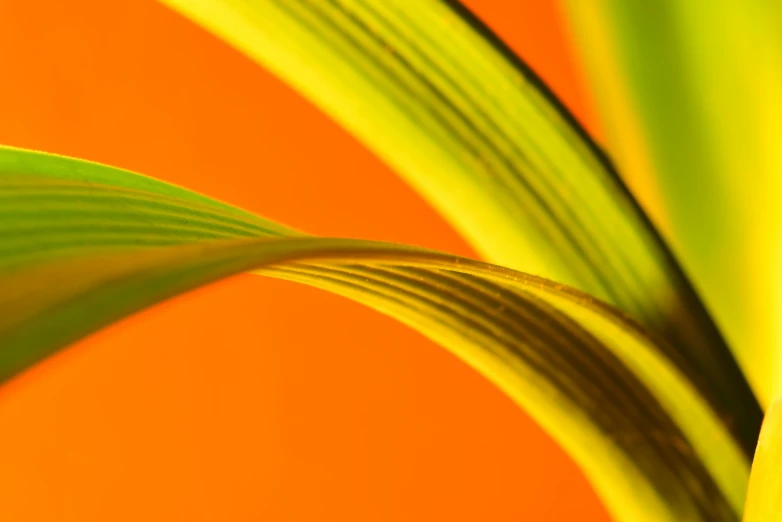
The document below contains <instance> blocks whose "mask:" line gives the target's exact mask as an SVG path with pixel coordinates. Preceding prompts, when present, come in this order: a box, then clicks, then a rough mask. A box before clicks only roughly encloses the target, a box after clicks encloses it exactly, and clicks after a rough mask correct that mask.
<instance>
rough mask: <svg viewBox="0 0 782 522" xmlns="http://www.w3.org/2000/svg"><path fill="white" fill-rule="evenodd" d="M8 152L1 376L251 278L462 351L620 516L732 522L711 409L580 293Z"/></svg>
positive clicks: (649, 341) (2, 208)
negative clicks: (289, 225)
mask: <svg viewBox="0 0 782 522" xmlns="http://www.w3.org/2000/svg"><path fill="white" fill-rule="evenodd" d="M0 151H2V154H0V158H3V159H2V161H0V168H2V171H0V202H2V203H1V204H0V238H2V242H0V245H1V246H0V289H1V291H0V311H2V313H0V379H3V380H5V379H8V378H11V377H12V376H13V375H15V374H17V373H18V372H20V371H22V370H23V369H24V368H26V367H29V366H30V365H31V364H34V363H36V362H37V361H39V360H41V359H42V358H44V357H45V356H47V355H48V354H50V353H52V352H54V351H56V350H58V349H60V348H62V347H63V346H65V345H67V344H68V343H70V342H73V341H75V340H76V339H79V338H81V337H83V336H85V335H88V334H89V333H90V332H92V331H95V330H96V329H98V328H101V327H102V326H105V325H107V324H109V323H111V322H113V321H116V320H118V319H120V318H121V317H123V316H126V315H128V314H130V313H133V312H134V311H136V310H139V309H142V308H144V307H146V306H150V305H152V304H154V303H156V302H159V301H160V300H163V299H166V298H168V297H171V296H173V295H176V294H178V293H181V292H184V291H187V290H189V289H191V288H195V287H197V286H200V285H203V284H206V283H209V282H211V281H215V280H217V279H220V278H222V277H227V276H229V275H231V274H235V273H238V272H242V271H247V270H255V271H257V272H259V273H262V274H265V275H269V276H273V277H280V278H284V279H288V280H292V281H297V282H301V283H306V284H310V285H313V286H316V287H320V288H323V289H326V290H329V291H332V292H335V293H337V294H340V295H344V296H346V297H349V298H352V299H354V300H357V301H359V302H362V303H364V304H367V305H368V306H371V307H373V308H375V309H377V310H379V311H381V312H384V313H386V314H388V315H390V316H392V317H395V318H397V319H399V320H401V321H403V322H405V323H406V324H408V325H410V326H412V327H414V328H416V329H417V330H419V331H420V332H422V333H423V334H424V335H426V336H428V337H430V338H431V339H433V340H434V341H436V342H438V343H440V344H441V345H443V346H444V347H446V348H448V349H449V350H451V351H452V352H454V353H455V354H456V355H458V356H459V357H461V358H462V359H463V360H465V361H466V362H467V363H468V364H470V365H471V366H473V367H474V368H476V369H477V370H479V371H480V372H481V373H483V374H484V375H485V376H486V377H487V378H489V379H490V380H491V381H493V382H494V383H495V384H496V385H497V386H499V387H500V388H501V389H502V390H503V391H504V392H505V393H507V394H508V395H509V396H510V397H511V398H513V400H515V401H516V402H517V403H518V404H519V405H521V406H522V407H523V408H525V409H526V410H527V411H528V412H530V414H531V415H532V416H533V418H535V419H536V420H537V421H538V422H539V423H540V424H541V425H542V426H543V427H544V428H545V429H546V430H547V431H548V432H549V433H550V434H551V435H552V436H553V437H554V438H555V440H557V441H558V442H559V443H560V444H561V445H562V446H563V447H564V448H565V449H566V450H567V451H568V452H569V453H570V454H571V455H572V456H573V458H574V459H575V461H576V462H577V463H578V464H579V465H580V466H581V467H582V469H583V470H584V471H585V473H586V475H587V477H588V478H589V480H590V481H591V483H592V484H593V485H594V487H595V488H596V490H597V492H598V493H599V494H600V495H601V496H602V498H603V499H604V500H605V502H606V504H607V506H608V507H609V509H610V510H611V511H612V513H614V515H615V516H616V518H617V519H618V520H628V521H629V520H635V521H648V522H653V521H654V522H660V521H680V520H694V521H698V520H701V521H731V520H737V518H738V516H739V513H740V511H741V509H742V504H743V497H744V493H745V488H746V483H747V480H748V467H749V466H748V459H747V457H746V455H745V454H744V452H743V451H742V449H741V447H740V445H739V444H738V443H737V442H736V440H735V439H734V438H733V437H732V436H731V434H730V432H729V430H728V429H727V428H726V425H725V423H724V421H723V419H721V418H720V416H719V413H718V412H717V411H715V410H714V409H713V408H712V407H711V406H710V405H709V403H708V402H707V401H706V400H705V399H704V397H703V396H702V395H701V394H700V393H699V391H698V390H697V389H696V388H695V387H694V386H693V385H692V383H691V382H690V381H689V379H688V378H687V376H686V375H684V374H683V373H682V372H681V371H680V370H679V369H678V368H677V367H676V365H674V364H672V363H671V362H670V360H669V358H668V357H667V356H666V355H665V353H666V350H665V348H664V347H665V346H666V341H665V340H664V339H662V338H660V337H659V336H656V335H654V334H652V333H649V332H647V331H646V330H645V329H644V328H643V327H641V326H639V325H637V324H636V323H635V322H634V321H633V320H631V319H630V318H628V317H627V316H625V315H624V314H622V313H621V312H618V311H617V310H616V309H614V308H612V307H610V306H608V305H605V304H602V303H601V302H599V301H597V300H595V299H593V298H591V297H589V296H587V295H586V294H583V293H581V292H579V291H576V290H572V289H569V288H567V287H564V286H562V285H559V284H555V283H551V282H549V281H547V280H544V279H540V278H538V277H534V276H529V275H525V274H523V273H520V272H516V271H513V270H510V269H504V268H500V267H497V266H494V265H488V264H484V263H480V262H477V261H471V260H468V259H463V258H458V257H454V256H451V255H448V254H441V253H437V252H432V251H428V250H423V249H418V248H412V247H404V246H400V245H390V244H384V243H375V242H366V241H355V240H340V239H321V238H313V237H309V236H304V235H302V234H300V233H290V234H289V233H288V230H287V229H285V228H284V227H282V226H279V225H276V224H274V223H271V222H269V221H266V220H264V219H261V218H257V217H254V216H252V215H250V214H248V213H246V212H243V211H240V210H237V209H234V208H232V207H229V206H227V205H224V204H220V203H217V202H212V201H211V200H208V199H207V198H204V197H202V196H198V195H196V194H192V193H189V192H187V191H184V190H182V189H178V188H176V187H172V186H170V185H167V184H164V183H161V182H157V181H155V180H153V179H150V178H145V177H141V176H137V175H135V174H132V173H129V172H125V171H120V170H116V169H112V168H109V167H104V166H101V165H96V164H90V163H85V162H80V161H76V160H71V159H67V158H60V157H55V156H48V155H42V154H37V153H30V152H25V151H18V150H13V149H0ZM49 171H50V172H51V173H50V174H48V173H47V172H49Z"/></svg>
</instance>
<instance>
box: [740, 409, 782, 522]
mask: <svg viewBox="0 0 782 522" xmlns="http://www.w3.org/2000/svg"><path fill="white" fill-rule="evenodd" d="M780 516H782V401H780V400H777V401H776V402H775V403H774V404H773V405H772V406H771V408H769V410H768V412H767V413H766V418H765V420H764V421H763V429H762V430H761V431H760V441H759V442H758V449H757V451H756V452H755V460H754V462H753V463H752V475H751V476H750V479H749V492H748V493H747V508H746V511H744V522H778V521H779V520H780Z"/></svg>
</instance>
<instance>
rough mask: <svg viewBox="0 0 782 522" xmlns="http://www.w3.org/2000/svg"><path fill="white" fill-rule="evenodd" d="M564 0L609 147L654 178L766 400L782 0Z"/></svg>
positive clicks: (773, 321) (680, 245)
mask: <svg viewBox="0 0 782 522" xmlns="http://www.w3.org/2000/svg"><path fill="white" fill-rule="evenodd" d="M567 4H568V7H569V11H570V19H571V22H572V26H573V27H574V29H575V30H576V31H575V33H576V35H577V36H578V37H579V38H578V42H579V46H578V48H579V49H580V50H582V57H583V58H584V61H585V63H586V65H587V66H588V67H587V69H588V70H589V72H591V73H592V74H591V80H592V84H593V86H594V89H593V92H594V94H595V96H596V98H597V101H598V102H599V103H598V105H599V108H600V109H602V115H603V116H604V120H605V123H606V127H607V130H608V133H609V138H610V145H611V150H612V151H614V152H615V154H616V155H617V160H618V162H619V165H620V167H621V168H622V171H623V172H625V173H626V174H627V175H628V176H629V177H630V178H631V179H632V178H634V179H640V180H642V181H643V182H644V183H645V184H649V183H654V184H657V185H658V188H659V191H660V193H661V195H662V196H663V197H662V201H664V203H665V206H664V209H663V211H664V213H665V216H666V217H665V219H666V221H668V222H669V223H670V227H671V236H670V237H671V239H672V241H673V244H674V245H675V247H676V251H677V252H678V253H680V254H681V260H682V261H683V263H684V266H685V268H686V269H687V270H688V272H689V274H690V275H691V277H692V279H693V281H694V282H695V284H696V287H697V288H698V289H699V291H700V293H701V294H702V295H703V297H704V299H705V300H706V303H707V305H708V306H709V308H710V309H711V310H712V313H713V315H714V317H715V319H716V321H717V323H718V324H719V325H720V327H721V328H722V329H723V331H724V332H725V335H726V337H727V339H728V340H729V344H730V346H731V347H732V348H733V349H734V350H735V355H736V357H737V358H738V360H739V362H740V363H741V364H742V367H743V368H744V370H745V371H746V372H747V375H748V377H749V379H750V381H751V383H752V385H753V387H754V389H755V391H756V393H757V394H758V395H759V396H760V397H761V399H762V401H763V402H764V403H765V404H766V405H767V404H768V401H769V400H770V399H771V398H772V397H774V396H775V395H776V394H778V393H780V392H782V389H777V390H775V389H774V388H775V387H778V386H780V384H779V383H782V320H780V319H782V271H780V270H779V267H780V266H782V248H780V244H782V175H780V174H781V173H782V153H780V151H782V98H780V95H779V93H780V92H782V2H779V1H778V0H740V1H719V2H708V1H702V0H686V1H681V0H659V1H654V2H628V1H626V0H590V1H583V0H569V1H568V2H567ZM658 217H659V212H658Z"/></svg>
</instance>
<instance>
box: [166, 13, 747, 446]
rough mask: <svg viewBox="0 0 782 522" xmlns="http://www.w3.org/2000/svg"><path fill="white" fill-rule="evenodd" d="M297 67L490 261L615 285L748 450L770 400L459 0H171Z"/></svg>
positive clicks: (622, 197)
mask: <svg viewBox="0 0 782 522" xmlns="http://www.w3.org/2000/svg"><path fill="white" fill-rule="evenodd" d="M163 3H165V4H167V5H170V6H172V7H173V8H175V9H177V10H179V11H181V12H182V13H184V14H186V15H187V16H189V17H191V18H192V19H193V20H195V21H197V22H198V23H200V24H201V25H203V26H205V27H206V28H208V29H210V30H211V31H213V32H215V33H216V34H218V35H219V36H221V37H222V38H224V39H225V40H226V41H227V42H229V43H230V44H232V45H234V46H236V47H237V48H238V49H240V50H241V51H243V52H245V53H246V54H248V55H249V56H250V57H251V58H253V59H255V60H256V61H258V62H259V63H261V64H263V65H264V66H266V67H268V68H269V69H271V70H272V71H273V72H275V73H277V74H278V75H280V76H281V77H282V78H283V79H285V80H286V81H288V82H290V83H291V84H292V85H293V86H294V87H295V88H296V89H298V90H299V91H300V92H302V93H303V94H304V95H305V96H307V97H308V98H309V99H310V100H312V101H313V102H314V103H315V104H317V105H318V106H319V107H320V108H322V109H323V110H324V111H326V112H327V113H329V114H330V115H331V116H333V117H334V118H335V119H336V120H338V121H339V122H340V123H342V124H343V125H344V126H345V127H346V128H347V129H349V130H350V131H351V132H352V133H353V134H354V135H356V136H357V137H358V138H359V139H360V140H362V141H363V142H364V143H365V144H366V145H367V146H368V147H369V148H371V149H372V150H373V151H374V152H375V153H377V154H378V156H380V157H381V158H382V159H383V160H384V161H386V162H387V163H389V164H390V165H391V166H392V167H393V168H395V169H396V170H397V171H398V172H399V174H401V175H402V176H403V177H404V178H405V179H406V180H407V181H408V182H409V183H410V184H411V185H412V186H413V187H415V188H416V189H417V190H419V191H420V192H421V193H422V194H423V195H424V196H425V197H426V198H427V199H428V200H429V201H430V202H431V203H432V204H433V205H434V206H435V207H436V208H437V209H439V210H440V211H441V212H442V213H443V214H444V215H445V216H446V217H447V218H448V219H449V220H450V222H451V223H452V224H453V225H454V226H455V227H456V228H457V229H458V230H460V231H461V232H462V233H464V234H465V236H466V237H467V239H468V240H469V241H470V242H471V243H472V244H473V246H474V247H475V248H476V249H477V250H478V251H479V252H481V253H482V254H483V255H484V256H486V258H487V259H488V260H490V261H492V262H497V263H500V264H502V265H505V266H509V267H512V268H515V269H518V270H524V271H526V272H530V273H534V274H538V275H541V276H544V277H548V278H551V279H554V280H557V281H561V282H563V283H565V284H569V285H572V286H574V287H576V288H579V289H581V290H584V291H586V292H588V293H590V294H591V295H594V296H596V297H598V298H600V299H603V300H606V301H608V302H610V303H612V304H614V305H615V306H617V307H618V308H620V309H621V310H623V311H625V312H627V313H629V314H630V315H632V316H633V317H635V318H637V319H638V320H640V321H641V322H642V323H643V324H644V325H645V326H647V327H648V328H650V329H651V330H653V331H655V332H657V333H658V334H660V335H663V336H665V337H666V338H667V339H668V340H669V341H670V344H669V345H668V346H667V347H666V348H665V349H666V353H667V355H668V356H669V357H670V359H671V361H673V362H674V363H675V364H676V365H677V366H678V367H679V368H680V369H681V370H682V371H683V372H684V373H685V374H686V375H688V377H689V378H690V379H691V380H692V382H694V383H695V384H696V386H698V388H699V389H700V390H701V392H702V393H703V394H704V395H705V396H706V397H707V398H708V400H709V401H710V402H711V403H712V404H713V405H714V406H715V407H716V408H717V409H718V410H719V411H720V412H721V415H722V416H723V417H725V418H727V419H731V426H732V428H733V429H734V430H735V432H736V434H737V436H738V437H739V438H740V440H741V441H742V444H743V446H744V448H745V450H746V451H747V453H748V454H749V453H751V451H752V448H753V447H754V444H755V441H756V440H757V433H758V430H759V429H760V422H761V416H762V413H761V410H760V408H759V406H758V405H757V404H756V400H755V398H754V397H753V395H752V392H751V391H750V389H749V386H748V385H747V383H746V381H745V379H744V377H743V375H742V374H741V372H740V371H739V369H738V366H737V365H736V363H735V361H734V359H733V357H732V356H731V354H730V352H729V350H728V348H727V347H726V346H725V344H724V342H723V341H722V339H721V337H720V335H719V333H718V332H717V330H716V328H715V327H714V325H713V323H712V322H711V320H710V319H709V316H708V314H707V313H706V311H705V310H704V308H703V306H702V305H701V303H700V301H699V300H698V298H697V297H696V296H695V294H694V293H693V292H692V290H691V288H690V286H689V283H688V282H687V281H686V278H685V277H684V275H683V274H682V273H681V271H680V270H679V268H678V266H677V265H676V263H675V262H674V260H673V258H672V257H671V255H670V253H669V252H668V250H667V248H666V247H665V245H664V244H663V243H662V241H661V240H660V238H659V237H658V235H657V234H656V232H655V231H654V229H653V228H652V227H651V225H650V224H649V222H648V221H647V219H646V218H645V216H644V215H643V213H642V212H641V211H640V210H639V208H638V207H637V206H636V204H635V202H634V200H633V199H632V197H631V196H630V195H629V193H628V192H627V190H626V189H625V187H624V185H623V184H622V183H621V181H620V180H619V179H618V177H617V176H616V173H615V172H614V170H613V168H612V166H611V165H610V163H609V162H608V160H607V159H606V157H605V156H604V154H603V153H602V152H601V151H600V150H599V149H598V148H597V146H595V145H594V143H592V142H591V141H590V140H589V139H588V138H587V137H586V135H585V133H584V132H583V130H582V129H581V128H580V127H578V125H577V124H576V123H575V122H574V120H573V118H572V117H571V116H570V115H569V114H568V113H567V111H566V110H565V109H564V108H563V107H562V106H561V105H560V104H559V103H558V102H557V101H556V100H555V98H554V97H553V95H551V93H550V92H548V90H547V89H546V88H545V87H544V86H543V85H542V83H541V82H540V80H539V79H538V78H537V77H536V76H535V75H534V74H533V73H532V72H531V71H530V70H529V68H528V67H526V66H525V65H524V64H523V63H522V62H521V61H520V60H518V59H517V58H516V57H515V56H514V55H513V54H512V53H511V52H510V51H509V50H508V49H507V48H505V47H503V46H502V44H501V43H500V42H499V41H498V40H496V39H495V38H494V37H493V36H492V35H491V33H490V31H488V29H487V28H486V27H484V26H483V25H482V24H480V22H479V21H478V20H476V19H475V18H474V17H472V16H471V15H470V14H469V12H468V11H467V10H466V9H464V8H463V7H461V5H460V4H459V3H458V2H456V1H437V0H418V1H416V2H415V4H416V5H415V9H410V4H409V2H408V1H407V0H384V1H383V2H379V1H376V0H322V1H310V0H262V1H261V0H253V1H248V0H163Z"/></svg>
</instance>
